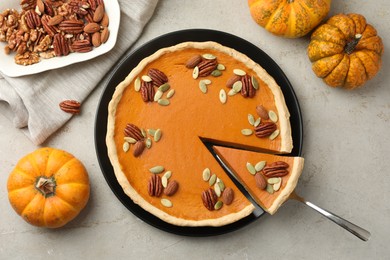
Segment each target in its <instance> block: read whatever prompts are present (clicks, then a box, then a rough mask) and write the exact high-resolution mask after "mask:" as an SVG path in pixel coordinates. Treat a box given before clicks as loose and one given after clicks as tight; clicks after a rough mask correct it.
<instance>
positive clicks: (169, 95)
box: [167, 88, 175, 98]
mask: <svg viewBox="0 0 390 260" xmlns="http://www.w3.org/2000/svg"><path fill="white" fill-rule="evenodd" d="M174 94H175V90H174V89H173V88H172V89H170V90H169V91H168V94H167V98H171V97H173V95H174Z"/></svg>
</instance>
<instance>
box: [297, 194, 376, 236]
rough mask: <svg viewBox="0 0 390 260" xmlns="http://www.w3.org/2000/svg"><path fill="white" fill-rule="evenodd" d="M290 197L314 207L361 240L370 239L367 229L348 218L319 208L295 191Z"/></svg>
mask: <svg viewBox="0 0 390 260" xmlns="http://www.w3.org/2000/svg"><path fill="white" fill-rule="evenodd" d="M290 198H291V199H294V200H297V201H299V202H302V203H303V204H305V205H306V206H309V207H310V208H312V209H314V210H315V211H317V212H318V213H320V214H321V215H323V216H324V217H326V218H327V219H329V220H331V221H333V222H334V223H336V224H337V225H339V226H340V227H342V228H344V229H346V230H348V231H349V232H351V233H352V234H354V235H355V236H357V237H358V238H360V239H361V240H363V241H368V240H369V239H370V236H371V233H370V232H369V231H367V230H365V229H364V228H361V227H359V226H357V225H355V224H353V223H351V222H349V221H348V220H345V219H343V218H341V217H339V216H337V215H336V214H334V213H331V212H329V211H328V210H325V209H323V208H320V207H318V206H316V205H314V204H313V203H311V202H309V201H307V200H305V199H304V198H302V197H300V196H298V195H297V194H296V193H295V192H293V193H292V194H291V195H290Z"/></svg>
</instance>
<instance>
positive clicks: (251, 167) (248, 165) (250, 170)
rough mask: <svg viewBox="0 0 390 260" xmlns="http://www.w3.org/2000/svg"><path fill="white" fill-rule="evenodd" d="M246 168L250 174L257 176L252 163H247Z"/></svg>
mask: <svg viewBox="0 0 390 260" xmlns="http://www.w3.org/2000/svg"><path fill="white" fill-rule="evenodd" d="M246 168H247V170H248V172H249V173H250V174H252V175H255V174H256V169H255V167H254V166H253V165H252V164H251V163H250V162H247V163H246Z"/></svg>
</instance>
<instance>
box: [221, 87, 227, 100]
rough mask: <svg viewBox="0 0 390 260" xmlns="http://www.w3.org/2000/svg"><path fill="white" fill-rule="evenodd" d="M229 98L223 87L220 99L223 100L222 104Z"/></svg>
mask: <svg viewBox="0 0 390 260" xmlns="http://www.w3.org/2000/svg"><path fill="white" fill-rule="evenodd" d="M226 100H227V96H226V92H225V90H224V89H221V90H220V91H219V101H221V103H222V104H225V103H226Z"/></svg>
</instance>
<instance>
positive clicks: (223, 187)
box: [217, 178, 225, 191]
mask: <svg viewBox="0 0 390 260" xmlns="http://www.w3.org/2000/svg"><path fill="white" fill-rule="evenodd" d="M217 183H218V185H219V188H220V189H221V191H224V190H225V183H223V181H222V180H221V179H219V178H217Z"/></svg>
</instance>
